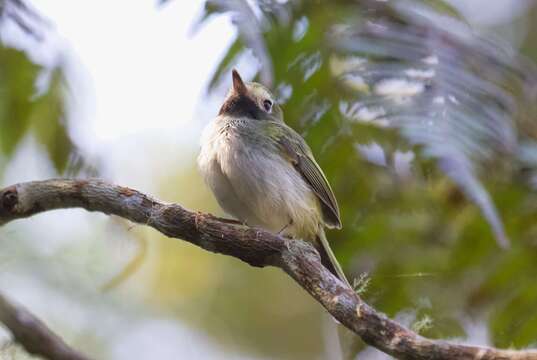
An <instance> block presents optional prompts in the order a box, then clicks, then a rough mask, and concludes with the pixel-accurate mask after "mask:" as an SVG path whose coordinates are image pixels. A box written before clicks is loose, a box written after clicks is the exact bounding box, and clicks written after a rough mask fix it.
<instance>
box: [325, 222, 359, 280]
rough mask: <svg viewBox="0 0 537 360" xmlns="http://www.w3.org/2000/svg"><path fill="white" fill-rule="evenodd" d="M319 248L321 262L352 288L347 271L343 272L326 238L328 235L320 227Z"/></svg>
mask: <svg viewBox="0 0 537 360" xmlns="http://www.w3.org/2000/svg"><path fill="white" fill-rule="evenodd" d="M317 243H318V246H317V250H318V251H319V254H320V255H321V263H322V264H323V265H324V267H326V268H327V269H328V270H329V271H330V272H331V273H332V274H334V275H335V276H336V277H337V278H338V279H339V280H341V281H343V282H344V283H346V284H347V285H348V286H349V287H350V288H352V286H351V284H350V283H349V281H348V280H347V277H346V276H345V273H344V272H343V269H342V268H341V266H340V265H339V263H338V261H337V259H336V256H335V255H334V253H333V252H332V249H331V248H330V244H329V243H328V240H327V239H326V235H325V233H324V230H323V229H320V231H319V233H318V234H317Z"/></svg>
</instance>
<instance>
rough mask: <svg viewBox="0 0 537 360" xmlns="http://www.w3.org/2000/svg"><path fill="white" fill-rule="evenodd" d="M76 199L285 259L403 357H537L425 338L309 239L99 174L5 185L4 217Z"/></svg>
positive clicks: (221, 248)
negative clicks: (337, 272)
mask: <svg viewBox="0 0 537 360" xmlns="http://www.w3.org/2000/svg"><path fill="white" fill-rule="evenodd" d="M74 207H78V208H84V209H86V210H89V211H99V212H103V213H105V214H110V215H117V216H120V217H122V218H125V219H128V220H131V221H133V222H136V223H140V224H145V225H148V226H151V227H153V228H155V229H156V230H158V231H160V232H161V233H163V234H165V235H167V236H169V237H173V238H179V239H183V240H185V241H188V242H190V243H192V244H195V245H197V246H199V247H201V248H203V249H205V250H208V251H211V252H214V253H220V254H225V255H230V256H233V257H236V258H238V259H241V260H243V261H245V262H246V263H248V264H250V265H252V266H257V267H264V266H276V267H279V268H281V269H283V270H284V271H285V272H286V273H287V274H289V276H291V277H292V278H293V279H294V280H295V281H296V282H297V283H298V284H299V285H300V286H302V287H303V288H304V289H305V290H306V291H307V292H308V293H309V294H310V295H311V296H312V297H313V298H314V299H315V300H317V302H319V303H320V304H321V305H322V306H323V307H324V308H325V309H326V310H327V311H328V312H329V313H330V314H331V315H332V316H333V317H334V318H336V319H337V320H338V321H339V322H341V323H342V324H343V325H344V326H346V327H347V328H349V329H350V330H352V331H354V332H355V333H356V334H358V335H359V336H360V337H361V338H362V339H363V340H364V341H365V342H366V343H368V344H369V345H371V346H374V347H376V348H377V349H379V350H381V351H384V352H386V353H388V354H390V355H393V356H395V357H397V358H400V359H460V360H466V359H480V360H485V359H486V360H491V359H502V360H506V359H517V360H522V359H524V360H533V359H535V360H537V351H536V350H526V351H514V350H500V349H494V348H490V347H480V346H471V345H460V344H455V343H451V342H447V341H442V340H431V339H426V338H424V337H422V336H419V335H418V334H416V333H414V332H412V331H411V330H409V329H407V328H406V327H404V326H402V325H400V324H398V323H397V322H395V321H393V320H390V319H388V318H387V317H386V316H385V315H384V314H381V313H379V312H377V311H376V310H375V309H373V308H372V307H370V306H369V305H367V304H366V303H365V302H364V301H362V299H360V297H359V296H358V295H357V294H356V293H355V292H354V291H353V290H352V289H350V288H349V287H347V286H346V285H345V284H343V283H342V282H341V281H339V280H338V279H337V278H336V277H334V276H333V275H332V274H331V273H330V272H329V271H328V270H327V269H325V268H324V267H323V266H322V265H321V262H320V258H319V255H318V253H317V251H316V250H315V249H314V248H313V247H312V246H310V245H309V244H307V243H305V242H303V241H296V240H288V239H285V238H283V237H280V236H277V235H274V234H271V233H269V232H266V231H263V230H261V229H254V228H249V227H246V226H241V225H237V224H234V223H232V222H227V221H222V219H219V218H216V217H214V216H212V215H209V214H202V213H195V212H190V211H188V210H185V209H184V208H182V207H181V206H179V205H177V204H166V203H162V202H160V201H158V200H156V199H154V198H152V197H150V196H148V195H145V194H142V193H140V192H138V191H136V190H132V189H129V188H126V187H121V186H116V185H111V184H108V183H106V182H103V181H100V180H47V181H37V182H28V183H21V184H17V185H13V186H10V187H8V188H5V189H3V190H1V191H0V225H3V224H6V223H8V222H10V221H13V220H15V219H22V218H27V217H29V216H32V215H34V214H37V213H40V212H44V211H48V210H54V209H65V208H74Z"/></svg>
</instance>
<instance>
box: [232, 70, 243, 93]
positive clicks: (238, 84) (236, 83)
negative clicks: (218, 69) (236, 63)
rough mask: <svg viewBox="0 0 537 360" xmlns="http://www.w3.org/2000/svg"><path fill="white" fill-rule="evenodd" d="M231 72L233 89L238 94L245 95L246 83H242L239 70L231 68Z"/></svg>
mask: <svg viewBox="0 0 537 360" xmlns="http://www.w3.org/2000/svg"><path fill="white" fill-rule="evenodd" d="M231 74H232V76H233V91H234V92H235V93H236V94H239V95H246V85H244V82H243V81H242V79H241V76H240V75H239V72H238V71H237V70H235V69H233V71H231Z"/></svg>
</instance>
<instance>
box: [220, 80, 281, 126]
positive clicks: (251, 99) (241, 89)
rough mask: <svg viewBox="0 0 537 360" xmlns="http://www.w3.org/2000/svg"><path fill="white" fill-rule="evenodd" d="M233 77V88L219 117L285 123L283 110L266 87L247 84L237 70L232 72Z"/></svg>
mask: <svg viewBox="0 0 537 360" xmlns="http://www.w3.org/2000/svg"><path fill="white" fill-rule="evenodd" d="M232 77H233V86H232V87H231V90H230V91H229V93H228V95H227V97H226V99H225V100H224V104H222V107H221V108H220V111H219V113H218V115H227V116H233V117H242V118H248V119H251V120H272V121H283V114H282V110H281V108H280V107H279V106H278V104H277V103H276V100H275V99H274V95H272V94H271V92H270V91H269V90H268V89H267V88H266V87H264V86H263V85H261V84H258V83H254V82H252V83H245V82H244V81H242V78H241V76H240V75H239V73H238V72H237V70H235V69H233V71H232Z"/></svg>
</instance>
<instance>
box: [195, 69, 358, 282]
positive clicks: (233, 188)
mask: <svg viewBox="0 0 537 360" xmlns="http://www.w3.org/2000/svg"><path fill="white" fill-rule="evenodd" d="M197 163H198V167H199V170H200V173H201V175H202V177H203V179H204V181H205V183H206V184H207V185H208V187H209V188H210V189H211V191H212V192H213V194H214V196H215V198H216V200H217V202H218V204H219V205H220V207H221V208H222V209H223V210H224V211H225V212H226V213H228V214H229V215H231V216H233V217H235V218H236V219H238V220H239V221H240V222H242V223H244V224H246V225H248V226H254V227H259V228H262V229H265V230H267V231H270V232H273V233H276V234H278V235H282V236H285V237H287V238H290V239H300V240H303V241H307V242H309V243H310V244H312V245H313V246H314V247H315V248H316V249H317V251H318V252H319V254H320V257H321V263H322V265H323V266H324V267H325V268H327V269H328V270H329V271H330V272H331V273H332V274H333V275H335V276H336V277H337V278H339V280H341V281H342V282H344V283H346V284H347V285H348V284H349V282H348V280H347V278H346V277H345V274H344V272H343V270H342V268H341V266H340V265H339V263H338V261H337V259H336V257H335V255H334V253H333V252H332V250H331V248H330V245H329V243H328V240H327V238H326V235H325V231H324V228H325V227H326V228H335V229H341V227H342V224H341V217H340V212H339V207H338V203H337V200H336V197H335V195H334V192H333V191H332V188H331V187H330V184H329V183H328V180H327V179H326V176H325V175H324V173H323V171H322V170H321V168H320V166H319V165H318V164H317V162H316V161H315V158H314V156H313V153H312V151H311V149H310V147H309V146H308V144H307V143H306V141H305V140H304V139H303V138H302V136H300V135H299V134H298V133H297V132H296V131H295V130H293V129H292V128H291V127H289V126H288V125H287V124H286V123H285V122H284V119H283V111H282V109H281V107H280V106H279V104H278V103H277V101H276V99H275V97H274V95H273V94H272V93H271V92H270V91H269V90H268V89H267V88H266V87H265V86H263V85H262V84H259V83H255V82H244V81H243V80H242V78H241V76H240V74H239V73H238V72H237V70H236V69H233V70H232V87H231V89H230V90H229V92H228V94H227V96H226V97H225V100H224V102H223V104H222V106H221V107H220V110H219V112H218V115H217V116H216V118H215V119H214V120H213V121H211V122H210V123H209V124H208V125H207V126H206V127H205V129H204V130H203V133H202V136H201V150H200V153H199V156H198V159H197Z"/></svg>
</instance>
